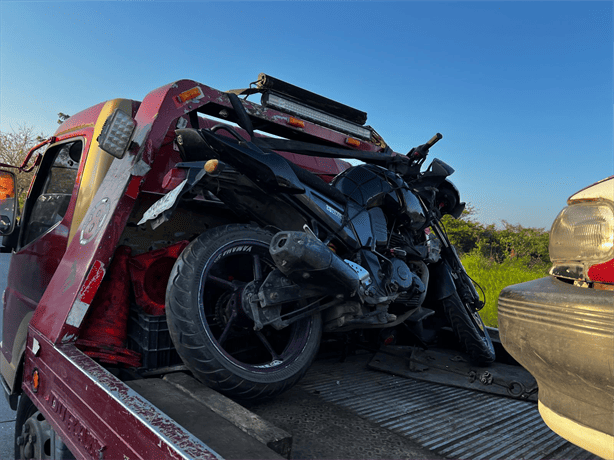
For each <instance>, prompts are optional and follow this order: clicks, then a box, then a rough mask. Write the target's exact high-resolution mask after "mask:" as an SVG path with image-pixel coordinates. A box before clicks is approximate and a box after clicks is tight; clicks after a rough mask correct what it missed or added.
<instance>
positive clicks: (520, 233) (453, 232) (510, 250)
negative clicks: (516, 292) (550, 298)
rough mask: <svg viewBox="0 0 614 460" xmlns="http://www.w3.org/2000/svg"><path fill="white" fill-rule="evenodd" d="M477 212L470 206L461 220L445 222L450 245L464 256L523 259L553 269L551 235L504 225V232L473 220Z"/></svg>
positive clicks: (541, 231)
mask: <svg viewBox="0 0 614 460" xmlns="http://www.w3.org/2000/svg"><path fill="white" fill-rule="evenodd" d="M474 214H475V209H474V208H473V207H471V206H468V207H467V209H466V210H465V211H464V212H463V215H462V216H461V217H460V219H453V218H452V217H450V216H445V217H444V218H443V224H444V226H445V228H446V231H447V233H448V236H449V238H450V241H451V242H452V244H454V246H455V247H456V248H457V250H458V251H459V253H461V254H469V253H478V254H479V255H480V256H482V257H484V258H487V259H489V260H492V261H495V262H498V263H502V262H504V261H505V260H513V259H523V260H526V263H527V265H529V266H537V265H549V264H550V256H549V254H548V243H549V233H548V232H547V231H546V230H544V229H542V228H526V227H523V226H522V225H512V224H510V223H509V222H506V221H503V222H502V223H503V228H502V229H497V228H496V227H495V225H494V224H491V225H484V224H481V223H479V222H477V221H475V220H474V219H473V217H472V216H473V215H474Z"/></svg>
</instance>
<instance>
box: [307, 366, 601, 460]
mask: <svg viewBox="0 0 614 460" xmlns="http://www.w3.org/2000/svg"><path fill="white" fill-rule="evenodd" d="M372 356H373V355H372V354H364V355H357V356H352V357H349V358H348V359H347V360H346V361H345V362H344V363H339V360H337V359H335V360H322V361H317V362H316V363H314V365H313V367H312V368H311V370H310V371H309V372H308V373H307V375H306V377H305V378H304V379H303V380H302V382H301V383H300V384H299V385H300V387H301V388H302V389H304V390H306V391H307V392H309V393H311V394H316V395H318V397H319V398H321V400H323V401H326V402H327V403H331V404H335V405H337V406H340V407H343V408H345V409H348V410H350V411H352V412H354V413H356V414H357V415H359V416H360V417H362V418H364V419H366V420H369V421H371V422H373V423H375V424H377V425H379V426H380V427H383V428H386V429H388V430H390V431H392V432H394V433H397V434H399V435H402V436H404V437H406V438H408V439H410V440H412V441H414V442H416V443H418V444H419V445H421V446H423V447H425V448H427V449H429V450H430V451H432V452H433V453H434V454H436V456H443V457H446V458H453V459H472V460H480V459H501V460H503V459H510V460H512V459H514V460H517V459H535V460H540V459H549V460H556V459H561V460H563V459H565V460H571V459H577V460H597V459H599V457H597V456H595V455H593V454H591V453H590V452H587V451H585V450H583V449H581V448H579V447H577V446H575V445H573V444H571V443H569V442H568V441H566V440H565V439H563V438H561V437H560V436H558V435H557V434H556V433H554V432H553V431H551V430H550V429H549V428H548V427H547V426H546V424H545V423H544V422H543V421H542V419H541V417H540V415H539V413H538V410H537V404H535V403H533V402H529V401H520V400H514V399H509V398H505V397H501V396H495V395H491V394H485V393H480V392H476V391H472V390H468V389H464V388H455V387H449V386H444V385H441V384H436V383H431V382H421V381H418V380H415V379H411V378H405V377H399V376H395V375H390V374H385V373H382V372H377V371H374V370H371V369H369V368H368V367H367V364H368V362H369V361H370V360H371V358H372Z"/></svg>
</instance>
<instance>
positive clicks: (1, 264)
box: [0, 254, 15, 460]
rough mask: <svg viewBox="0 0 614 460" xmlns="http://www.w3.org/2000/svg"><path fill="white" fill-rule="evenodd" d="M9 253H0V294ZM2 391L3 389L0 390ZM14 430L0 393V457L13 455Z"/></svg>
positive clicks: (6, 405)
mask: <svg viewBox="0 0 614 460" xmlns="http://www.w3.org/2000/svg"><path fill="white" fill-rule="evenodd" d="M10 260H11V255H10V254H0V294H1V293H3V292H4V289H5V288H6V277H7V276H8V272H9V262H10ZM1 334H2V314H0V336H1ZM0 392H2V393H4V391H2V390H0ZM14 432H15V412H13V411H12V410H11V408H10V407H9V404H8V402H7V401H6V398H5V397H4V394H2V395H0V458H1V459H6V460H10V459H12V458H14V457H15V455H14V452H15V451H14V450H13V435H14Z"/></svg>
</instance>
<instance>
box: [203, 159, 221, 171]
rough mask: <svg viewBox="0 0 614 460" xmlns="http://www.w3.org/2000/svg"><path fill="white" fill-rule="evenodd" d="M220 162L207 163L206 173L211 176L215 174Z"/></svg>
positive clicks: (211, 161) (210, 161)
mask: <svg viewBox="0 0 614 460" xmlns="http://www.w3.org/2000/svg"><path fill="white" fill-rule="evenodd" d="M219 163H220V162H219V161H217V160H209V161H207V162H206V163H205V171H207V172H208V173H209V174H212V173H214V172H215V170H216V169H217V167H218V165H219Z"/></svg>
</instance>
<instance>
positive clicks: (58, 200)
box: [23, 141, 83, 246]
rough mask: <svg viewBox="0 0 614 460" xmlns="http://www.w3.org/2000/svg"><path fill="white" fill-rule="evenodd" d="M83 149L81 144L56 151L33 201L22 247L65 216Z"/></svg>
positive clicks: (66, 146)
mask: <svg viewBox="0 0 614 460" xmlns="http://www.w3.org/2000/svg"><path fill="white" fill-rule="evenodd" d="M82 149H83V146H82V142H81V141H76V142H71V143H68V144H63V145H61V146H59V147H58V152H57V154H55V158H54V159H53V163H52V164H51V167H50V168H49V172H48V174H47V177H46V178H45V179H44V185H43V187H42V190H41V193H40V195H39V196H38V198H37V199H36V201H35V203H34V205H33V207H32V212H31V213H30V218H29V219H28V222H27V223H26V226H27V227H26V233H25V235H24V239H23V245H24V246H25V245H27V244H29V243H30V242H32V241H34V240H35V239H36V238H38V237H39V236H41V235H43V234H44V233H46V232H47V231H48V230H49V229H50V228H51V227H53V226H55V225H56V224H57V223H58V222H60V221H61V220H62V218H63V217H64V214H66V210H67V209H68V204H69V203H70V198H71V196H72V191H73V188H74V185H75V180H76V179H77V172H78V170H79V161H80V159H81V151H82ZM50 153H51V152H50ZM39 171H40V170H39Z"/></svg>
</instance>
